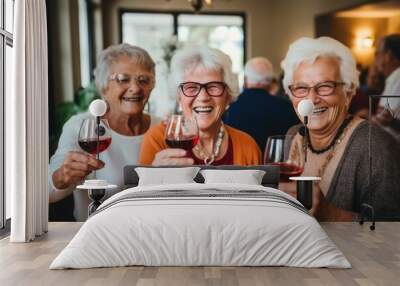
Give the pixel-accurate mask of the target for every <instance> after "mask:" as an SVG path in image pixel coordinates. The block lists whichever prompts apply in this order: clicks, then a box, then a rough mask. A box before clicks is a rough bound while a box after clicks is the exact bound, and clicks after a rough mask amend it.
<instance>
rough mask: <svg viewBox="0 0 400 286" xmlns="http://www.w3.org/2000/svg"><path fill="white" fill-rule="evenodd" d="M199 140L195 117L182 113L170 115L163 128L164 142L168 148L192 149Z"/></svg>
mask: <svg viewBox="0 0 400 286" xmlns="http://www.w3.org/2000/svg"><path fill="white" fill-rule="evenodd" d="M198 142H199V129H198V127H197V122H196V119H195V118H193V117H190V118H185V117H184V116H183V115H177V114H174V115H171V117H170V118H169V119H168V123H167V128H166V130H165V143H167V145H168V146H169V147H170V148H181V149H185V150H187V151H189V150H192V149H193V147H194V146H196V145H197V143H198Z"/></svg>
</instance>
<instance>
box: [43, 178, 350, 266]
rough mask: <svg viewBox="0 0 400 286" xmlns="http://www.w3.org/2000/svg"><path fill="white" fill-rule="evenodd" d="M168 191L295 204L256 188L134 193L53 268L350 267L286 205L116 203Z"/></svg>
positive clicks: (96, 218)
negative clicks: (261, 194) (263, 194)
mask: <svg viewBox="0 0 400 286" xmlns="http://www.w3.org/2000/svg"><path fill="white" fill-rule="evenodd" d="M168 190H182V192H184V191H185V190H188V191H192V192H193V191H198V192H201V193H205V192H208V190H210V191H211V190H214V191H213V192H214V193H215V192H216V191H215V190H218V191H221V192H223V191H229V192H232V191H237V193H241V194H243V193H246V190H253V191H257V190H258V191H266V192H268V193H269V194H271V195H272V197H273V196H274V195H275V196H276V195H277V196H279V197H282V198H286V200H290V201H292V202H297V201H296V200H294V199H293V198H292V197H290V196H289V195H286V194H285V193H283V192H281V191H279V190H276V189H272V188H266V187H262V186H254V185H232V184H179V185H164V186H144V187H135V188H131V189H128V190H125V191H123V192H121V193H118V194H117V195H115V196H113V197H111V198H109V199H108V200H107V201H105V202H104V203H103V204H102V205H101V206H100V208H99V210H98V213H96V214H95V215H93V216H92V217H90V218H89V219H88V221H86V223H85V224H84V225H83V226H82V227H81V229H80V230H79V232H78V233H77V234H76V235H75V237H74V238H73V239H72V241H71V242H70V243H69V244H68V246H67V247H65V249H64V250H63V251H62V252H61V253H60V254H59V255H58V256H57V257H56V259H55V260H54V261H53V263H52V264H51V266H50V269H63V268H90V267H112V266H127V265H146V266H183V265H184V266H188V265H219V266H228V265H229V266H240V265H247V266H268V265H271V266H272V265H273V266H295V267H333V268H350V267H351V266H350V263H349V262H348V261H347V259H346V258H345V257H344V255H343V254H342V253H341V251H340V250H338V249H337V247H336V246H335V244H334V243H333V242H332V241H331V240H330V238H329V237H328V236H327V234H326V233H325V232H324V230H323V229H322V228H321V226H320V225H319V224H318V222H317V221H316V220H315V219H314V218H313V217H312V216H310V215H308V214H307V213H305V212H304V211H302V210H301V209H300V208H298V207H294V206H293V205H290V204H289V203H284V199H282V200H281V201H280V200H276V199H274V198H272V199H265V198H262V197H260V198H259V197H252V196H251V195H250V196H249V197H243V195H242V196H241V197H235V195H232V196H226V197H218V196H202V197H191V196H182V197H179V195H177V196H174V197H160V198H154V197H150V198H145V197H142V198H133V199H125V200H124V199H122V200H121V201H118V200H119V199H121V198H124V197H125V198H127V197H129V195H132V194H133V195H137V194H144V195H145V194H146V193H144V192H146V191H147V192H149V191H152V192H151V193H153V194H154V191H160V192H163V191H168ZM239 191H242V192H239ZM243 191H244V192H243ZM138 192H142V193H138ZM248 193H249V194H251V192H248ZM297 204H299V203H298V202H297Z"/></svg>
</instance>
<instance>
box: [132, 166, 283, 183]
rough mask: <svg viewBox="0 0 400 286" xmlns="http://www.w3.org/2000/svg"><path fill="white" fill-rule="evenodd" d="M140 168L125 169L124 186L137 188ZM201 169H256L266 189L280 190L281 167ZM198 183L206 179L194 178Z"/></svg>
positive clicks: (214, 167) (211, 167)
mask: <svg viewBox="0 0 400 286" xmlns="http://www.w3.org/2000/svg"><path fill="white" fill-rule="evenodd" d="M136 167H139V165H127V166H125V167H124V184H125V188H132V187H136V186H137V185H138V182H139V176H138V174H137V173H136V171H135V168H136ZM143 167H151V168H171V167H176V168H181V167H187V166H159V167H153V166H143ZM197 167H200V168H201V169H220V170H248V169H256V170H263V171H265V175H264V177H263V179H262V185H263V186H265V187H272V188H278V184H279V166H276V165H258V166H235V165H229V166H228V165H226V166H205V165H198V166H197ZM194 180H195V181H196V182H197V183H204V178H203V176H202V175H201V174H200V172H199V173H198V174H197V176H196V177H195V178H194Z"/></svg>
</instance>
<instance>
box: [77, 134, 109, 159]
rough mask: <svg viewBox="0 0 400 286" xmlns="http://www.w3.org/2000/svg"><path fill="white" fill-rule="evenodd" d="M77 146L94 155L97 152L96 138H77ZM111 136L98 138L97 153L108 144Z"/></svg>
mask: <svg viewBox="0 0 400 286" xmlns="http://www.w3.org/2000/svg"><path fill="white" fill-rule="evenodd" d="M78 143H79V146H80V147H81V148H82V149H83V150H85V151H86V152H88V153H90V154H92V155H96V153H97V138H84V139H79V141H78ZM110 144H111V137H108V138H101V139H99V153H101V152H103V151H104V150H106V149H107V148H108V146H110Z"/></svg>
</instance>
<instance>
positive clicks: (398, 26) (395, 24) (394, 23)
mask: <svg viewBox="0 0 400 286" xmlns="http://www.w3.org/2000/svg"><path fill="white" fill-rule="evenodd" d="M388 33H389V34H392V33H400V16H397V17H391V18H389V21H388Z"/></svg>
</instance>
